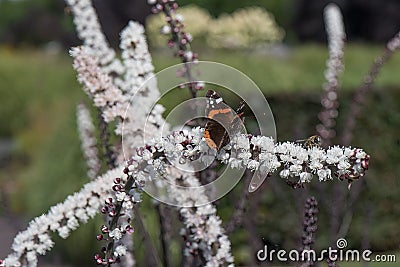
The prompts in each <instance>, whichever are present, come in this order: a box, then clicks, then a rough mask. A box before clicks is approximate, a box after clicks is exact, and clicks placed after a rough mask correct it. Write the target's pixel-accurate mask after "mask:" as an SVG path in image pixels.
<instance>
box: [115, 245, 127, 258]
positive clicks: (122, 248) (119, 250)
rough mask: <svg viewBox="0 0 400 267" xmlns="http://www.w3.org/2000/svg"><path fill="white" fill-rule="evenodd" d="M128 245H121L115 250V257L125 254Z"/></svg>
mask: <svg viewBox="0 0 400 267" xmlns="http://www.w3.org/2000/svg"><path fill="white" fill-rule="evenodd" d="M126 251H127V250H126V247H125V246H123V245H119V246H117V247H116V248H115V250H114V255H115V257H118V256H124V255H125V254H126Z"/></svg>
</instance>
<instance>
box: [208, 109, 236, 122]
mask: <svg viewBox="0 0 400 267" xmlns="http://www.w3.org/2000/svg"><path fill="white" fill-rule="evenodd" d="M229 112H231V109H230V108H221V109H214V110H210V112H209V113H208V118H210V119H212V118H213V117H214V116H215V115H217V114H226V113H229Z"/></svg>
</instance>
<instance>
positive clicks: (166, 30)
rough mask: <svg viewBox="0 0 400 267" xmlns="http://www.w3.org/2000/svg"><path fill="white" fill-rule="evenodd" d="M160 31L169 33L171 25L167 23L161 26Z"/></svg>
mask: <svg viewBox="0 0 400 267" xmlns="http://www.w3.org/2000/svg"><path fill="white" fill-rule="evenodd" d="M161 33H162V34H170V33H171V27H170V26H169V25H164V26H162V28H161Z"/></svg>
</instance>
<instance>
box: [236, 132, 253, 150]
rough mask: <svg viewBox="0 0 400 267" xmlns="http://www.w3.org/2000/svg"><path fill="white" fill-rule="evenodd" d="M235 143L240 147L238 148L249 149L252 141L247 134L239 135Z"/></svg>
mask: <svg viewBox="0 0 400 267" xmlns="http://www.w3.org/2000/svg"><path fill="white" fill-rule="evenodd" d="M235 145H236V148H238V149H249V147H250V142H249V139H248V138H247V137H246V136H244V135H239V136H237V137H236V140H235Z"/></svg>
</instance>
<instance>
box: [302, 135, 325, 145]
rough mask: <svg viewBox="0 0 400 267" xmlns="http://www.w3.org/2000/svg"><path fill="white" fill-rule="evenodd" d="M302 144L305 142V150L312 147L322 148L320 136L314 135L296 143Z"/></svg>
mask: <svg viewBox="0 0 400 267" xmlns="http://www.w3.org/2000/svg"><path fill="white" fill-rule="evenodd" d="M301 142H303V145H304V147H305V148H312V147H320V146H321V142H322V141H321V137H320V136H319V135H312V136H310V137H308V138H307V139H303V140H297V141H296V143H301Z"/></svg>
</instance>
